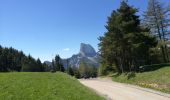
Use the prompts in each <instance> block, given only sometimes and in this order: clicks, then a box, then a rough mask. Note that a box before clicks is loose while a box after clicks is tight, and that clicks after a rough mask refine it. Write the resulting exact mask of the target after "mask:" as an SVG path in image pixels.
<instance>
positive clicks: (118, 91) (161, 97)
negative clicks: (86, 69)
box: [79, 79, 170, 100]
mask: <svg viewBox="0 0 170 100" xmlns="http://www.w3.org/2000/svg"><path fill="white" fill-rule="evenodd" d="M79 81H80V82H81V83H82V84H84V85H85V86H87V87H89V88H91V89H93V90H95V91H96V92H97V93H99V94H101V95H103V96H105V97H106V98H107V99H108V100H170V95H169V94H165V93H160V92H157V91H153V90H151V89H145V88H141V87H137V86H133V85H128V84H122V83H117V82H112V81H111V80H102V79H89V80H84V79H81V80H79Z"/></svg>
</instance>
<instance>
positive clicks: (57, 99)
mask: <svg viewBox="0 0 170 100" xmlns="http://www.w3.org/2000/svg"><path fill="white" fill-rule="evenodd" d="M103 99H104V98H102V97H100V96H98V95H97V94H96V93H95V92H93V91H92V90H90V89H88V88H86V87H85V86H83V85H82V84H80V83H79V81H78V80H76V79H75V78H72V77H70V76H68V75H66V74H64V73H59V72H57V73H0V100H103Z"/></svg>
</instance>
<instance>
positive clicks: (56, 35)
mask: <svg viewBox="0 0 170 100" xmlns="http://www.w3.org/2000/svg"><path fill="white" fill-rule="evenodd" d="M120 1H121V0H0V45H2V46H4V47H11V46H12V47H13V48H15V49H18V50H22V51H23V52H24V53H25V54H27V55H28V54H31V55H32V56H33V57H35V58H38V57H39V58H40V59H41V60H42V61H45V60H49V61H51V59H52V58H53V57H54V56H55V54H59V55H60V56H61V57H62V58H68V57H71V56H72V55H73V54H76V53H78V52H79V48H80V43H82V42H83V43H88V44H91V45H92V46H93V47H94V48H95V49H96V51H98V47H97V44H98V43H99V41H98V39H97V38H98V37H99V36H102V35H103V33H104V32H105V31H106V30H105V27H104V25H106V21H107V16H109V15H110V14H111V12H112V10H114V9H116V8H118V7H119V4H120ZM161 1H164V2H168V1H169V0H161ZM129 4H131V5H134V6H135V7H137V8H139V9H140V12H139V14H142V12H143V11H144V10H145V9H146V6H147V0H129Z"/></svg>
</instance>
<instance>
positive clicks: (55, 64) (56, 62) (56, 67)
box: [51, 55, 65, 72]
mask: <svg viewBox="0 0 170 100" xmlns="http://www.w3.org/2000/svg"><path fill="white" fill-rule="evenodd" d="M51 71H52V72H56V71H61V72H64V71H65V68H64V66H63V64H62V59H61V58H60V56H59V55H56V56H55V59H53V60H52V68H51Z"/></svg>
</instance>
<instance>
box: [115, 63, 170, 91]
mask: <svg viewBox="0 0 170 100" xmlns="http://www.w3.org/2000/svg"><path fill="white" fill-rule="evenodd" d="M131 76H132V77H131V78H129V79H128V75H125V74H124V75H120V76H113V81H117V82H122V83H130V84H135V85H139V86H142V87H147V88H152V89H155V90H159V91H162V92H166V93H170V66H166V67H163V68H161V69H158V70H155V71H150V72H143V73H137V74H135V75H131ZM134 76H135V77H134Z"/></svg>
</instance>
